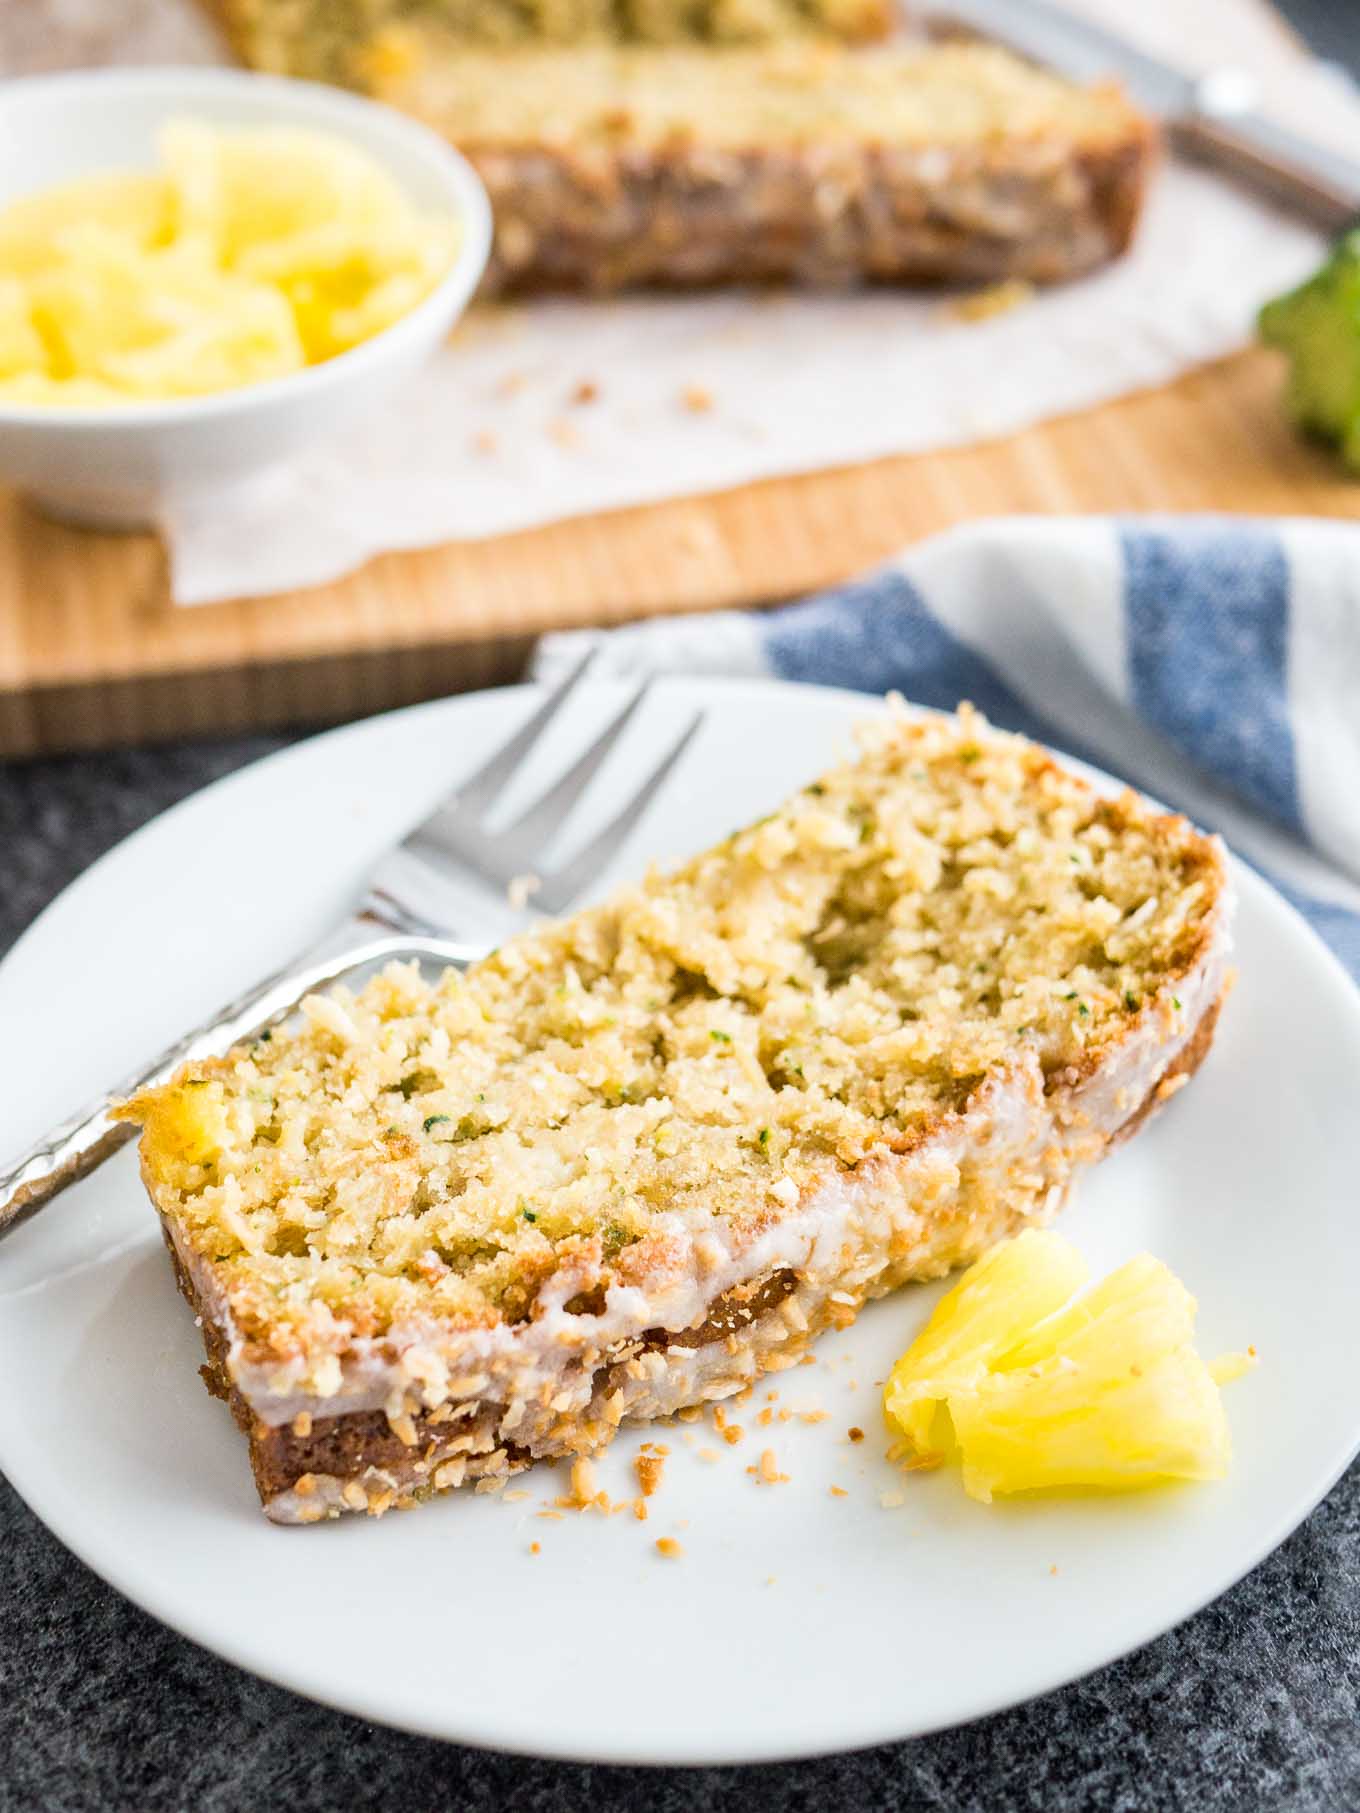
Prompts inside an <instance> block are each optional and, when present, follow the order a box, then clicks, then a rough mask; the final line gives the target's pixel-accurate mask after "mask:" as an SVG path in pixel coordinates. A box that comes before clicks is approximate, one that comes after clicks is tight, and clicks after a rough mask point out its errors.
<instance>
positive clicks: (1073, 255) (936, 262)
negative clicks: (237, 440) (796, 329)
mask: <svg viewBox="0 0 1360 1813" xmlns="http://www.w3.org/2000/svg"><path fill="white" fill-rule="evenodd" d="M378 92H379V93H380V94H382V95H383V96H384V97H385V98H386V99H388V100H390V101H392V102H393V103H395V104H396V105H397V106H399V107H401V108H403V109H405V110H406V111H408V112H411V113H414V114H415V115H416V116H417V117H418V118H420V119H423V120H425V121H426V122H427V123H428V124H430V125H431V126H434V127H435V128H437V129H438V130H439V131H440V132H442V133H444V134H445V135H447V137H449V138H450V139H451V140H452V141H453V142H454V143H455V144H456V145H458V146H459V147H460V148H461V149H462V150H463V151H465V152H466V153H467V154H468V156H469V157H471V159H472V160H473V162H474V163H475V164H476V166H477V169H478V171H479V172H480V174H481V176H482V179H483V181H484V182H485V183H486V186H487V189H488V191H489V192H490V196H491V202H492V207H493V210H494V213H495V218H496V248H495V253H494V257H493V262H492V267H491V271H490V273H489V277H488V288H489V289H491V290H495V289H501V290H511V289H519V290H524V289H571V290H577V291H584V292H587V293H595V294H602V293H607V292H610V291H613V290H618V289H621V288H624V287H627V286H631V285H705V284H717V283H728V282H771V281H778V282H796V283H805V284H817V285H844V284H848V283H854V282H860V281H867V282H879V283H929V282H938V281H965V282H994V281H999V280H1001V279H1004V278H1022V279H1027V280H1029V281H1031V282H1036V283H1050V282H1056V281H1059V280H1062V279H1066V278H1071V277H1076V276H1079V275H1081V274H1082V273H1083V272H1086V271H1089V270H1091V269H1093V268H1094V267H1096V266H1098V265H1100V264H1102V263H1104V262H1105V261H1106V260H1107V259H1109V258H1111V257H1113V256H1114V255H1116V254H1117V253H1119V252H1121V251H1123V250H1124V248H1125V247H1126V246H1127V244H1128V242H1129V239H1130V236H1131V234H1132V232H1133V229H1134V225H1135V222H1136V220H1137V218H1138V212H1139V207H1140V204H1141V201H1142V196H1143V192H1144V187H1145V184H1146V181H1147V177H1148V172H1149V167H1150V165H1151V162H1152V158H1153V154H1154V149H1155V143H1156V135H1155V132H1154V129H1153V127H1152V126H1151V124H1150V122H1149V121H1148V120H1147V119H1146V118H1145V117H1144V116H1143V115H1142V114H1140V113H1139V112H1138V111H1137V110H1136V109H1135V108H1134V107H1133V106H1132V105H1131V104H1130V103H1129V101H1128V100H1127V99H1126V98H1125V97H1124V96H1123V94H1122V93H1121V92H1120V91H1119V89H1118V88H1116V87H1113V86H1111V85H1109V84H1102V85H1100V86H1097V87H1092V88H1083V87H1079V86H1077V85H1074V84H1072V83H1069V82H1066V81H1064V80H1063V79H1062V78H1060V77H1058V76H1054V75H1050V74H1048V73H1046V72H1044V71H1042V70H1039V69H1036V68H1034V67H1033V66H1032V65H1030V64H1027V63H1024V62H1022V61H1021V60H1020V59H1018V58H1016V57H1014V56H1012V55H1010V54H1009V53H1008V52H1006V51H1004V50H1001V49H998V48H995V47H991V46H984V45H977V44H958V43H954V44H943V45H938V46H934V47H929V48H921V49H918V48H912V47H906V46H903V47H891V48H882V49H872V50H847V49H844V48H841V47H835V46H827V45H782V46H780V47H778V48H773V49H764V50H733V51H695V50H676V49H667V50H656V49H644V50H618V49H611V50H602V49H578V50H572V51H556V52H552V51H518V52H515V53H512V54H508V55H501V56H495V55H488V54H486V53H476V52H474V53H469V54H466V55H462V56H458V57H450V58H442V59H437V60H433V61H428V62H426V61H422V62H417V63H415V64H413V65H412V66H410V67H408V68H405V69H404V70H402V71H400V72H399V73H393V74H391V75H389V76H387V77H385V78H384V79H383V80H382V81H381V82H380V83H379V84H378Z"/></svg>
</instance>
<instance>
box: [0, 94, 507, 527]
mask: <svg viewBox="0 0 1360 1813" xmlns="http://www.w3.org/2000/svg"><path fill="white" fill-rule="evenodd" d="M185 114H188V115H192V116H193V117H194V118H196V119H202V120H207V121H210V122H211V123H213V124H215V125H220V126H228V127H241V126H266V125H290V126H311V127H316V128H319V129H321V130H323V131H327V132H332V133H335V134H337V135H338V136H341V137H343V138H346V139H348V140H349V141H350V142H351V143H352V144H355V145H358V146H359V147H360V148H361V149H362V150H364V151H365V152H367V153H368V155H369V156H370V157H372V158H374V159H375V160H376V161H377V162H378V163H379V164H381V165H382V166H383V168H384V169H385V170H386V171H387V172H388V174H389V175H390V176H392V177H393V178H394V179H395V181H396V182H398V183H399V184H400V185H401V187H402V189H403V190H404V191H405V192H406V193H407V194H408V195H410V196H411V198H412V199H413V200H414V201H415V202H416V203H418V204H419V205H420V206H421V207H424V208H429V209H439V210H442V211H444V212H446V213H452V214H454V215H455V216H456V217H457V218H458V220H459V221H460V223H461V228H462V233H461V240H460V244H459V250H458V255H457V257H456V259H455V260H454V263H453V267H452V269H451V270H450V271H449V273H448V275H447V276H446V277H445V278H444V279H443V280H442V281H441V282H440V283H439V285H438V286H437V287H436V288H435V289H434V290H433V291H431V293H430V294H429V295H428V296H427V297H426V298H425V300H424V301H423V302H422V303H420V304H419V305H418V306H417V307H416V308H414V309H413V310H412V311H411V313H410V314H409V315H405V316H403V317H402V319H401V320H400V321H397V322H394V323H393V325H392V326H391V327H389V328H386V329H384V331H383V332H382V333H380V334H375V335H374V337H373V338H372V339H371V340H367V341H365V342H364V343H363V344H362V345H360V346H356V347H354V348H353V349H352V350H351V351H349V352H345V353H341V354H339V355H338V356H337V357H336V358H334V359H329V360H327V361H326V362H325V363H324V364H321V365H313V366H309V367H308V368H307V369H306V370H305V371H299V372H295V373H292V374H290V375H289V376H287V377H283V378H274V379H271V380H269V381H268V382H267V383H262V384H252V385H248V386H243V387H242V388H241V389H239V390H228V391H222V392H219V393H217V394H214V395H212V396H204V397H189V398H177V399H175V400H173V401H170V402H164V403H127V404H120V405H117V406H114V407H112V408H84V409H68V408H65V407H46V406H44V405H42V404H16V403H10V402H5V401H3V400H0V478H4V479H6V480H8V481H10V482H12V483H15V484H18V485H20V486H22V487H23V488H25V489H26V490H27V491H29V492H30V493H32V494H33V496H34V499H35V501H36V502H38V503H39V504H40V505H41V506H42V507H43V508H45V509H47V510H49V511H51V512H52V513H53V514H55V515H59V516H62V517H65V518H67V519H69V520H75V521H79V522H84V523H89V524H94V525H99V526H103V527H116V528H133V527H139V526H145V525H147V524H152V523H154V522H155V521H156V519H157V517H158V514H159V512H160V510H161V508H162V506H163V505H164V504H166V503H167V501H169V500H170V499H171V498H172V497H178V496H182V495H184V494H186V493H193V494H201V493H203V492H204V491H208V490H212V489H215V488H217V487H219V486H222V485H225V484H230V483H231V482H233V481H236V480H240V479H243V478H245V477H246V476H248V475H250V474H252V473H256V472H259V471H262V470H264V469H265V468H267V467H269V466H270V465H273V464H275V463H277V462H278V461H280V460H284V459H286V458H288V456H289V455H291V454H293V453H296V452H297V451H298V450H299V449H300V448H302V447H304V446H306V445H308V444H309V443H311V442H315V441H318V440H321V439H324V438H325V437H326V436H327V435H328V434H330V433H332V432H333V431H334V430H336V429H338V428H340V427H342V426H343V425H345V424H347V423H349V422H351V421H353V420H354V419H356V418H357V417H359V416H361V415H363V414H365V413H366V412H368V411H370V410H373V409H375V408H377V407H378V406H379V405H380V404H382V403H383V402H384V401H385V400H386V399H387V398H388V397H389V396H390V395H391V394H392V392H393V391H395V390H396V389H397V388H398V386H399V385H400V384H401V382H402V380H403V379H405V378H407V377H408V376H409V375H410V374H411V373H412V372H413V371H414V370H415V369H416V367H417V366H419V365H420V364H421V363H422V362H423V361H424V360H426V359H427V358H429V357H430V355H431V354H432V353H433V352H434V350H435V348H436V347H437V346H438V345H439V343H440V341H441V340H443V338H444V337H445V335H446V334H447V333H448V331H449V329H450V327H451V326H452V325H453V323H454V321H455V320H456V319H457V317H458V316H459V315H460V314H461V312H462V310H463V309H464V308H465V307H466V305H467V301H468V298H469V297H470V296H471V295H472V292H473V290H474V289H475V288H476V286H477V283H478V280H479V279H480V277H481V274H482V270H483V268H484V266H485V264H486V260H487V254H488V252H489V251H490V248H491V207H490V203H489V202H488V201H487V198H486V191H485V189H483V187H482V185H481V182H480V181H479V179H478V177H477V175H476V173H475V172H474V171H473V169H472V167H471V165H469V164H468V162H467V160H466V159H465V158H463V157H460V156H459V154H458V152H456V151H455V150H454V149H453V148H452V146H450V145H447V144H445V143H444V141H443V140H442V139H441V138H439V137H437V135H436V134H435V133H433V132H430V131H429V130H428V129H427V128H425V127H424V126H420V125H417V124H416V123H415V121H413V120H408V119H405V118H403V117H402V116H401V115H400V114H398V113H394V112H393V111H392V110H391V109H390V108H387V107H382V106H379V105H378V104H377V103H376V102H373V101H365V100H361V99H360V98H359V97H358V96H356V95H351V94H344V93H341V92H340V91H338V90H336V89H330V88H323V87H320V86H318V85H316V84H314V83H311V82H292V81H287V80H284V79H282V78H280V77H275V76H258V75H247V74H244V73H242V72H240V71H237V70H229V69H109V70H94V71H80V72H77V73H75V74H71V75H58V76H51V77H42V78H40V79H37V80H26V81H16V82H10V83H4V84H0V208H3V207H6V206H8V204H9V203H10V202H12V201H14V200H16V199H17V198H18V197H19V196H21V195H27V194H31V193H32V192H33V191H34V190H35V189H41V188H45V187H47V186H48V185H49V184H52V183H59V182H64V181H67V180H69V179H71V178H73V177H79V176H87V175H90V174H91V173H93V172H95V171H106V170H110V169H119V168H122V169H127V168H133V167H138V166H140V167H143V168H150V167H151V166H152V165H153V164H154V163H155V157H156V135H157V133H158V132H159V130H160V128H161V127H162V126H163V125H164V124H165V122H166V121H167V120H168V119H171V118H173V117H174V116H176V115H185Z"/></svg>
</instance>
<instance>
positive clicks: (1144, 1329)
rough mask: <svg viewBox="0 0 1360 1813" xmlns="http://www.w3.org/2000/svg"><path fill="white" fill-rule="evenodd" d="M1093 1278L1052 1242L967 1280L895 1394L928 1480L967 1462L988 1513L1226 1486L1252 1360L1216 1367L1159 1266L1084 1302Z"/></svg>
mask: <svg viewBox="0 0 1360 1813" xmlns="http://www.w3.org/2000/svg"><path fill="white" fill-rule="evenodd" d="M1088 1276H1089V1274H1088V1272H1087V1269H1086V1266H1085V1263H1084V1261H1083V1260H1082V1259H1081V1257H1080V1255H1079V1254H1078V1253H1077V1252H1076V1250H1075V1248H1073V1247H1072V1246H1071V1245H1069V1243H1068V1242H1067V1241H1066V1240H1064V1239H1062V1237H1061V1236H1060V1235H1057V1234H1053V1233H1048V1232H1044V1231H1040V1230H1038V1229H1033V1230H1030V1231H1028V1232H1026V1233H1023V1234H1021V1235H1019V1236H1017V1238H1016V1239H1014V1240H1010V1241H1007V1242H1005V1243H1004V1244H1003V1245H1001V1246H999V1247H996V1248H994V1249H993V1250H992V1252H990V1253H988V1254H987V1255H986V1256H985V1257H984V1258H983V1259H981V1260H979V1261H978V1263H977V1264H976V1265H974V1266H972V1267H971V1268H970V1269H969V1270H968V1271H967V1272H965V1273H964V1275H963V1277H962V1278H961V1279H960V1280H959V1282H958V1284H956V1285H955V1286H954V1288H953V1290H951V1291H950V1292H949V1293H948V1295H947V1296H946V1297H944V1298H943V1299H942V1301H941V1302H940V1304H939V1305H938V1307H937V1308H936V1310H935V1313H934V1315H933V1316H932V1317H931V1318H930V1321H929V1322H928V1323H927V1324H926V1326H925V1328H924V1330H923V1331H922V1333H921V1334H920V1335H919V1336H918V1338H917V1339H916V1340H915V1341H914V1342H913V1343H912V1345H911V1347H910V1348H908V1350H907V1352H906V1353H905V1354H903V1356H902V1358H901V1359H900V1360H899V1361H898V1362H897V1364H896V1366H895V1367H894V1368H893V1370H892V1373H891V1376H890V1377H889V1379H888V1382H887V1386H886V1387H885V1390H884V1394H883V1401H884V1411H885V1414H886V1416H887V1419H888V1422H889V1425H890V1427H891V1428H892V1429H894V1431H895V1432H897V1433H898V1434H899V1435H900V1437H901V1441H900V1443H899V1444H898V1445H897V1449H896V1451H897V1452H899V1453H900V1454H901V1455H902V1456H903V1457H904V1458H906V1459H907V1460H908V1463H909V1464H910V1465H914V1466H917V1467H920V1466H931V1465H937V1464H939V1463H940V1462H941V1461H943V1460H944V1459H945V1458H946V1455H947V1453H948V1451H949V1450H950V1448H951V1447H956V1448H957V1450H958V1454H959V1458H960V1460H961V1462H962V1469H963V1484H964V1489H965V1490H966V1491H967V1492H968V1493H969V1494H970V1496H972V1497H974V1498H977V1499H981V1500H982V1501H983V1502H990V1500H991V1499H992V1497H993V1496H994V1495H995V1494H998V1493H1003V1494H1004V1493H1013V1492H1029V1491H1044V1490H1053V1489H1055V1488H1061V1487H1087V1488H1095V1489H1099V1490H1105V1491H1127V1490H1132V1489H1136V1488H1139V1487H1144V1486H1152V1485H1160V1484H1163V1483H1166V1482H1168V1481H1172V1480H1209V1479H1222V1478H1223V1477H1224V1476H1225V1475H1226V1473H1227V1471H1228V1465H1229V1460H1230V1456H1231V1443H1230V1439H1229V1434H1228V1423H1227V1417H1226V1414H1225V1412H1224V1408H1223V1400H1222V1397H1221V1395H1220V1391H1219V1387H1220V1385H1223V1384H1226V1383H1227V1382H1228V1380H1229V1379H1231V1378H1233V1377H1236V1376H1237V1375H1238V1374H1239V1373H1240V1372H1242V1371H1244V1370H1245V1369H1246V1368H1247V1367H1248V1366H1249V1365H1250V1364H1251V1363H1252V1357H1251V1356H1245V1355H1225V1356H1224V1357H1223V1358H1222V1359H1220V1360H1218V1361H1216V1362H1215V1363H1214V1364H1213V1365H1212V1366H1208V1365H1206V1364H1205V1362H1204V1361H1203V1360H1202V1359H1201V1358H1200V1356H1199V1354H1198V1353H1197V1352H1196V1351H1195V1346H1194V1332H1195V1331H1194V1324H1195V1300H1194V1298H1193V1297H1192V1296H1191V1295H1190V1293H1189V1292H1188V1291H1187V1290H1186V1289H1185V1286H1184V1285H1183V1284H1181V1282H1180V1280H1179V1279H1178V1278H1176V1277H1175V1275H1174V1274H1173V1273H1172V1272H1171V1271H1170V1270H1168V1268H1167V1267H1166V1266H1165V1265H1163V1264H1162V1263H1161V1261H1160V1260H1158V1259H1154V1258H1152V1256H1151V1255H1150V1254H1147V1253H1141V1254H1139V1255H1138V1256H1137V1257H1136V1258H1134V1259H1131V1260H1129V1262H1128V1263H1127V1264H1126V1265H1123V1266H1121V1267H1120V1268H1119V1270H1118V1271H1116V1272H1113V1273H1111V1275H1110V1276H1109V1277H1108V1278H1105V1279H1103V1280H1102V1281H1101V1282H1100V1283H1099V1284H1098V1285H1096V1286H1095V1287H1094V1288H1093V1289H1091V1290H1089V1291H1086V1292H1085V1293H1084V1294H1083V1295H1075V1293H1076V1292H1078V1291H1081V1290H1082V1287H1083V1286H1084V1285H1085V1284H1086V1283H1087V1281H1088Z"/></svg>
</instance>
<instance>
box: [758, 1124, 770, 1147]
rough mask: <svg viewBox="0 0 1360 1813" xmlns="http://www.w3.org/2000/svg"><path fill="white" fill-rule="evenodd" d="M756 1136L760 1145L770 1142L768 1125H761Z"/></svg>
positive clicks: (766, 1144)
mask: <svg viewBox="0 0 1360 1813" xmlns="http://www.w3.org/2000/svg"><path fill="white" fill-rule="evenodd" d="M756 1137H757V1139H758V1140H759V1142H760V1144H761V1145H762V1146H768V1145H769V1143H770V1129H769V1128H768V1127H762V1128H761V1129H760V1132H759V1133H758V1134H757V1136H756Z"/></svg>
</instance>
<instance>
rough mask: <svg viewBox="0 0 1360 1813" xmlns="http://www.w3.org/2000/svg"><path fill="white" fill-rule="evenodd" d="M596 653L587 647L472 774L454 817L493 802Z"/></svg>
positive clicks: (459, 795)
mask: <svg viewBox="0 0 1360 1813" xmlns="http://www.w3.org/2000/svg"><path fill="white" fill-rule="evenodd" d="M595 653H596V651H595V650H594V649H593V648H592V649H589V650H587V652H586V653H585V654H584V655H583V656H582V658H581V659H580V660H579V661H578V662H577V663H576V666H575V667H573V668H572V670H571V672H570V673H569V674H568V675H567V677H566V679H565V680H563V682H562V684H561V685H560V686H559V687H558V688H557V689H556V691H554V692H550V693H549V694H548V696H547V698H546V699H545V700H544V701H543V703H542V704H541V705H540V706H539V708H538V710H537V711H535V712H533V713H532V714H531V715H530V717H529V718H528V720H527V721H526V722H525V723H524V724H522V725H521V726H520V728H519V729H518V730H517V731H516V732H515V734H514V735H513V736H512V737H511V738H510V740H509V742H507V743H504V744H502V745H501V747H500V748H499V749H498V750H497V751H496V753H495V755H493V756H492V757H491V758H490V760H489V761H487V762H485V763H484V764H483V765H482V767H480V768H479V769H478V770H477V772H476V773H475V774H471V775H469V776H468V778H467V779H466V780H465V781H464V782H463V784H462V786H461V787H459V788H458V790H457V793H456V794H455V796H454V798H453V800H452V801H451V802H450V807H451V811H452V813H453V814H454V816H456V817H459V818H461V817H463V816H464V815H468V816H472V817H475V816H476V815H477V814H478V813H480V812H482V811H483V810H484V809H485V808H486V807H487V806H489V805H490V804H491V802H492V801H493V800H494V799H495V798H496V796H497V794H498V793H499V792H500V791H501V789H502V787H504V786H505V784H506V782H507V781H508V780H509V779H510V776H511V775H512V774H513V773H514V772H515V770H516V768H518V767H519V765H520V763H521V762H522V761H523V760H524V758H525V756H526V755H527V754H528V753H529V751H530V750H531V749H532V748H533V746H534V744H535V743H536V742H537V741H538V739H539V737H540V736H541V735H542V733H543V732H544V731H545V730H546V729H547V727H548V725H549V724H550V723H551V722H552V720H553V719H554V718H555V717H556V716H557V714H558V712H559V711H560V710H561V709H562V707H563V706H564V705H565V704H566V702H567V700H568V699H569V698H570V697H571V695H572V694H573V693H574V692H575V690H576V688H577V687H578V686H579V685H580V683H581V681H582V680H583V679H584V678H585V676H586V670H587V668H589V667H590V666H591V664H592V663H593V662H594V660H595Z"/></svg>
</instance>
